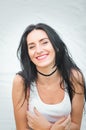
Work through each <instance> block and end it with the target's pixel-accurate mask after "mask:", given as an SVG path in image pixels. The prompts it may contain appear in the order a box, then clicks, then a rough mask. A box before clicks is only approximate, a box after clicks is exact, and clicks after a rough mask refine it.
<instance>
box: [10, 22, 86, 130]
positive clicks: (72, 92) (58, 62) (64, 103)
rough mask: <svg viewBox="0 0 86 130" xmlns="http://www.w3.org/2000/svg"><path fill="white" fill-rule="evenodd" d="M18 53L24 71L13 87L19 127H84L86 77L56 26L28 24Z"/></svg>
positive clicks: (26, 129)
mask: <svg viewBox="0 0 86 130" xmlns="http://www.w3.org/2000/svg"><path fill="white" fill-rule="evenodd" d="M17 54H18V57H19V59H20V63H21V69H22V71H21V72H18V73H17V74H16V76H15V78H14V81H13V90H12V99H13V107H14V116H15V122H16V129H17V130H30V129H32V130H80V126H81V121H82V114H83V108H84V102H85V100H86V89H85V81H84V77H83V74H82V72H81V70H80V69H79V68H78V67H77V65H76V64H75V63H74V61H73V60H72V58H71V56H70V55H69V53H68V50H67V47H66V45H65V44H64V42H63V41H62V40H61V38H60V37H59V36H58V34H57V33H56V32H55V30H54V29H53V28H51V27H50V26H48V25H46V24H43V23H39V24H36V25H30V26H28V27H27V28H26V30H25V31H24V33H23V35H22V37H21V41H20V44H19V47H18V50H17Z"/></svg>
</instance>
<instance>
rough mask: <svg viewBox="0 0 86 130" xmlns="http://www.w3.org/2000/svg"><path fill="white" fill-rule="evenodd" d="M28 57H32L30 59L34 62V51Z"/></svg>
mask: <svg viewBox="0 0 86 130" xmlns="http://www.w3.org/2000/svg"><path fill="white" fill-rule="evenodd" d="M28 55H29V57H30V59H31V60H32V59H33V57H34V52H33V51H28Z"/></svg>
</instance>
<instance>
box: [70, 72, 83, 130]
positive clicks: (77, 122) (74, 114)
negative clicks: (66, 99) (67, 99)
mask: <svg viewBox="0 0 86 130" xmlns="http://www.w3.org/2000/svg"><path fill="white" fill-rule="evenodd" d="M72 73H73V75H74V77H75V78H72V79H71V81H72V83H73V85H74V88H75V91H76V93H75V95H74V97H73V100H72V111H71V130H80V127H81V121H82V115H83V108H84V87H83V85H84V83H83V77H82V75H81V73H80V72H77V71H75V70H73V71H72ZM78 82H79V83H80V84H82V86H81V85H80V84H79V83H78ZM78 93H79V94H78Z"/></svg>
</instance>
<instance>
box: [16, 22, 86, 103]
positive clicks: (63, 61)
mask: <svg viewBox="0 0 86 130" xmlns="http://www.w3.org/2000/svg"><path fill="white" fill-rule="evenodd" d="M34 29H36V30H37V29H41V30H43V31H45V32H46V34H47V35H48V38H49V40H50V41H51V44H52V46H53V48H54V50H55V54H56V57H55V65H56V66H57V68H58V70H59V72H60V73H61V75H62V78H63V82H64V81H65V82H66V84H67V90H68V93H69V96H70V100H71V101H72V98H73V94H74V93H75V89H74V86H73V83H72V82H71V81H70V77H71V79H74V75H73V73H72V71H71V70H73V69H74V70H76V71H77V73H78V72H80V73H81V75H82V79H83V83H82V84H81V83H79V81H77V82H78V83H79V84H80V85H81V86H82V87H84V95H85V100H86V88H85V80H84V76H83V74H82V72H81V70H80V69H79V67H78V66H77V65H76V64H75V62H74V61H73V59H72V57H71V55H70V53H69V52H68V49H67V47H66V45H65V43H64V42H63V41H62V39H61V38H60V36H59V35H58V34H57V32H56V31H55V30H54V29H53V28H51V27H50V26H49V25H47V24H44V23H38V24H36V25H34V24H31V25H29V26H28V27H27V28H26V29H25V31H24V33H23V35H22V37H21V40H20V44H19V47H18V49H17V56H18V58H19V60H20V63H21V69H22V72H20V73H19V74H21V75H22V76H23V78H24V82H25V91H27V88H28V86H30V84H31V82H33V81H35V80H36V79H37V70H36V66H35V64H34V63H33V62H32V61H31V60H30V57H29V55H28V47H27V40H26V39H27V35H28V34H29V33H30V32H31V31H33V30H34Z"/></svg>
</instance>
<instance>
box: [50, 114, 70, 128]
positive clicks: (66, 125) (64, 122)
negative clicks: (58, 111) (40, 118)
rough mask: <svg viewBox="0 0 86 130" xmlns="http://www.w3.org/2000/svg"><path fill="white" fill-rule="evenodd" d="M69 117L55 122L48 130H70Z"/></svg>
mask: <svg viewBox="0 0 86 130" xmlns="http://www.w3.org/2000/svg"><path fill="white" fill-rule="evenodd" d="M70 126H71V117H70V115H69V116H68V117H62V118H61V119H60V120H59V121H57V122H55V123H54V124H53V125H52V127H51V129H50V130H70Z"/></svg>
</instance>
